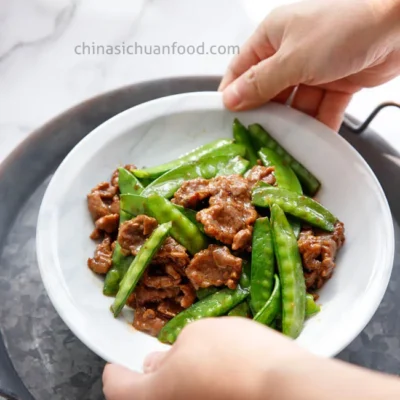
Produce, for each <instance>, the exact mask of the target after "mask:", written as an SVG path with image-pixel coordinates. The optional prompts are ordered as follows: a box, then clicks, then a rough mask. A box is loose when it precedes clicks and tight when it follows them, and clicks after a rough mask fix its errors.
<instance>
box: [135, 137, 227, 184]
mask: <svg viewBox="0 0 400 400" xmlns="http://www.w3.org/2000/svg"><path fill="white" fill-rule="evenodd" d="M232 143H233V141H232V140H230V139H218V140H215V141H213V142H211V143H208V144H205V145H203V146H200V147H198V148H196V149H194V150H192V151H191V152H189V153H186V154H184V155H183V156H181V157H179V158H178V159H176V160H173V161H170V162H167V163H165V164H162V165H158V166H156V167H150V168H145V169H136V170H134V171H133V174H134V175H135V176H136V177H137V178H139V179H151V180H154V179H156V178H158V177H159V176H161V175H163V174H165V173H166V172H167V171H170V170H171V169H174V168H176V167H179V166H180V165H182V164H186V163H188V162H191V161H197V160H199V159H200V158H202V157H204V156H218V155H226V154H227V153H226V152H227V151H229V146H230V145H231V144H232Z"/></svg>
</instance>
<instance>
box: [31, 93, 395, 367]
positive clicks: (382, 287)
mask: <svg viewBox="0 0 400 400" xmlns="http://www.w3.org/2000/svg"><path fill="white" fill-rule="evenodd" d="M204 98H208V99H209V101H208V102H207V104H206V107H205V109H206V110H223V106H222V94H221V93H218V92H188V93H181V94H175V95H169V96H164V97H160V98H157V99H154V100H150V101H148V102H145V103H142V104H139V105H137V106H134V107H131V108H129V109H127V110H125V111H123V112H121V113H119V114H117V115H115V116H113V117H112V118H110V119H108V120H107V121H105V122H103V123H102V124H101V125H99V126H98V127H96V128H95V129H94V130H92V131H91V132H90V133H89V134H88V135H86V136H85V137H84V138H83V139H82V140H81V141H79V142H78V143H77V145H76V146H75V147H74V148H73V149H72V150H71V151H70V152H69V153H68V155H67V156H66V157H65V158H64V160H63V161H62V162H61V164H60V165H59V167H58V169H57V171H56V172H55V173H54V175H53V177H52V179H51V181H50V183H49V185H48V187H47V189H46V193H45V195H44V197H43V200H42V203H41V206H40V211H39V217H38V224H37V230H36V232H37V234H36V252H37V259H38V265H39V271H40V275H41V278H42V281H43V284H44V286H45V289H46V292H47V294H48V296H49V298H50V300H51V302H52V304H53V306H54V308H55V309H56V311H57V313H58V314H59V315H60V317H61V318H62V320H63V321H64V322H65V323H66V325H67V326H68V327H69V328H70V329H71V331H72V332H73V333H74V334H75V335H76V336H77V337H78V338H79V339H80V340H81V341H82V342H83V343H84V344H85V345H86V346H87V347H88V348H90V349H91V350H92V351H93V352H95V353H96V354H97V355H99V356H100V357H102V358H103V359H104V360H106V361H108V362H118V360H115V359H114V358H113V356H112V355H110V354H108V353H107V351H105V350H104V349H103V348H101V347H98V346H97V345H96V344H95V343H94V342H93V341H91V340H90V339H91V338H90V337H89V336H88V335H86V334H85V332H84V331H83V330H81V329H79V325H78V324H76V322H75V321H74V316H73V313H69V312H68V311H67V309H66V307H65V304H63V302H62V301H61V296H60V293H59V292H58V289H61V285H54V284H55V283H57V281H55V278H58V279H60V277H58V276H57V274H56V275H55V276H51V275H49V274H47V271H46V263H47V261H46V258H47V257H46V256H45V253H46V245H45V240H44V236H45V235H44V231H45V229H43V227H45V226H46V221H45V218H44V214H45V210H46V209H48V208H49V207H51V193H52V191H53V190H54V188H55V187H56V185H57V176H58V173H59V171H60V170H62V169H63V168H65V165H67V163H68V162H69V160H70V158H72V157H73V156H74V154H75V152H76V151H78V149H79V148H80V147H81V146H83V145H84V144H85V143H86V142H87V141H90V140H92V137H93V136H95V135H98V134H99V132H102V131H110V130H111V131H114V132H115V131H121V129H126V128H127V127H132V121H129V120H130V119H131V118H132V115H131V114H132V113H133V114H135V113H136V115H137V116H138V121H140V122H144V121H147V120H149V119H150V120H151V119H152V118H145V116H146V115H147V116H148V115H149V112H150V115H151V114H152V112H153V111H152V108H153V107H155V106H159V107H161V106H163V105H166V104H168V103H169V102H170V101H173V100H176V99H179V100H181V99H182V100H185V101H182V102H181V103H180V104H181V108H180V109H179V112H185V111H190V110H192V109H199V107H198V106H199V104H200V103H201V102H203V103H202V105H203V106H204V105H205V103H204ZM275 106H277V107H285V106H283V105H281V104H276V103H275V104H274V103H272V104H271V103H269V104H267V105H266V106H263V107H261V109H262V108H267V107H275ZM164 110H168V108H164ZM291 112H294V113H299V114H301V115H302V116H303V118H304V116H305V114H303V113H301V112H300V111H297V110H295V109H291ZM306 117H308V116H306ZM308 118H309V119H310V120H312V121H313V124H314V125H315V126H317V127H318V129H319V130H321V131H325V132H326V133H327V134H331V135H332V134H334V135H336V138H337V139H338V140H339V141H341V142H342V144H344V145H345V146H346V147H348V149H349V151H351V152H352V153H353V155H354V156H355V157H356V158H358V160H359V161H360V162H361V164H362V165H363V167H364V168H365V170H366V171H367V172H368V174H369V175H370V178H372V180H373V181H374V183H375V185H376V188H377V191H375V192H374V193H375V195H376V196H377V197H379V200H380V203H381V205H382V212H383V215H384V220H383V221H382V223H383V224H385V232H386V233H387V241H386V246H387V247H386V251H385V253H384V254H385V257H386V261H385V262H383V263H382V265H384V266H385V268H382V271H381V274H382V275H381V279H380V280H379V284H378V283H376V282H373V283H372V285H375V286H377V285H378V286H377V287H375V290H374V291H373V295H374V297H373V301H370V302H369V306H368V307H364V308H363V313H362V316H361V317H360V316H359V318H358V319H357V323H356V324H353V327H352V328H351V329H349V330H347V331H346V335H344V337H342V338H341V340H340V341H338V343H337V344H336V345H335V346H330V348H329V349H327V351H326V352H325V353H324V354H323V356H326V357H333V356H335V355H336V354H338V353H339V352H340V351H342V350H343V349H344V348H345V347H347V346H348V345H349V344H350V343H351V342H352V341H353V340H354V339H355V338H356V337H357V336H358V335H359V334H360V332H361V331H362V330H363V329H364V328H365V326H366V325H367V324H368V322H369V321H370V320H371V318H372V317H373V315H374V314H375V312H376V310H377V309H378V307H379V305H380V303H381V301H382V299H383V296H384V294H385V292H386V289H387V286H388V284H389V280H390V276H391V272H392V269H393V261H394V248H395V237H394V226H393V220H392V216H391V212H390V207H389V204H388V201H387V198H386V196H385V194H384V191H383V189H382V187H381V184H380V182H379V181H378V179H377V177H376V176H375V174H374V172H373V171H372V169H371V167H370V166H369V165H368V164H367V162H366V161H365V160H364V158H363V157H362V156H361V155H360V153H359V152H358V151H357V150H356V149H355V148H354V147H353V146H351V145H350V144H349V143H348V142H347V141H346V140H345V139H344V138H343V137H341V136H340V135H339V134H337V133H336V132H335V131H333V130H331V129H330V128H328V127H327V126H325V125H324V124H322V123H321V122H319V121H317V120H315V119H313V118H311V117H308ZM125 120H128V122H129V123H128V124H125V122H124V121H125ZM321 134H324V132H321ZM111 136H112V135H109V139H108V140H111ZM49 201H50V204H48V202H49ZM66 297H69V296H66Z"/></svg>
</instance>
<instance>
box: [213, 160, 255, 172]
mask: <svg viewBox="0 0 400 400" xmlns="http://www.w3.org/2000/svg"><path fill="white" fill-rule="evenodd" d="M249 164H250V163H249V161H247V160H245V159H244V158H242V157H240V156H237V157H234V158H231V159H230V160H229V161H228V162H227V163H226V165H224V166H222V167H221V168H220V170H219V171H218V172H217V175H216V176H228V175H243V174H244V173H245V172H246V171H247V170H248V169H249Z"/></svg>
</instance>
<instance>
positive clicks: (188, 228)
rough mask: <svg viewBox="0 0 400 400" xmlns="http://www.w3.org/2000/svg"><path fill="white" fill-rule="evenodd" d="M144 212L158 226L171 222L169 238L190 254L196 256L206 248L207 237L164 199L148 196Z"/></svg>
mask: <svg viewBox="0 0 400 400" xmlns="http://www.w3.org/2000/svg"><path fill="white" fill-rule="evenodd" d="M145 210H146V212H145V214H146V215H150V216H151V217H153V218H155V219H156V220H157V221H158V223H159V224H163V223H165V222H169V221H171V222H172V228H171V236H172V237H173V238H174V239H175V240H176V241H177V242H179V243H180V244H181V245H182V246H184V247H186V249H187V251H188V252H189V253H190V254H196V253H198V252H199V251H200V250H203V249H205V248H206V247H207V246H208V240H207V237H206V236H205V235H204V234H203V233H202V232H201V231H200V229H199V228H198V227H197V226H196V225H195V224H194V223H193V222H191V221H190V220H189V219H188V218H187V217H185V216H184V215H183V214H182V213H181V212H180V211H179V210H178V209H177V208H175V207H174V205H173V204H172V203H171V202H170V201H168V200H167V199H164V197H161V196H158V195H151V196H149V197H148V198H147V200H146V204H145Z"/></svg>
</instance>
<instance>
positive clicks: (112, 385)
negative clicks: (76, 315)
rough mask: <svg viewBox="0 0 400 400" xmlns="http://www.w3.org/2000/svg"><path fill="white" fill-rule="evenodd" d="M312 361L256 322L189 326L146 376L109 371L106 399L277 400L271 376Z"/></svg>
mask: <svg viewBox="0 0 400 400" xmlns="http://www.w3.org/2000/svg"><path fill="white" fill-rule="evenodd" d="M307 357H310V356H309V355H308V354H307V353H306V352H304V351H303V350H301V349H300V348H299V347H297V346H296V345H295V344H294V343H293V342H292V341H290V340H289V339H287V338H285V337H284V336H283V335H280V334H278V333H277V332H274V331H272V330H270V329H268V328H265V327H263V326H262V325H261V324H258V323H255V322H253V321H250V320H245V319H244V318H234V317H226V318H215V319H208V320H202V321H199V322H194V323H192V324H190V325H188V326H187V327H186V328H185V329H184V330H183V331H182V333H181V334H180V336H179V338H178V340H177V341H176V343H175V344H174V346H173V347H172V348H171V350H170V351H168V352H165V353H154V354H152V355H151V356H150V357H148V359H147V360H146V361H145V365H144V372H145V374H144V375H142V374H139V373H135V372H132V371H129V370H127V369H125V368H123V367H120V366H117V365H107V366H106V369H105V370H104V375H103V383H104V393H105V395H106V398H107V400H131V399H134V400H142V399H146V400H160V399H163V400H187V399H190V400H204V399H207V400H212V399H227V398H229V399H230V400H236V399H237V400H242V399H244V398H249V399H252V400H257V399H270V398H271V399H272V397H268V396H269V394H271V393H272V391H273V387H274V384H273V377H272V375H273V374H272V375H270V376H271V378H269V377H268V376H269V375H268V374H269V373H272V372H273V371H274V370H277V369H278V368H279V366H282V367H283V365H284V364H285V363H286V362H288V363H296V362H297V361H298V363H299V364H300V363H303V361H304V358H307ZM263 388H265V389H263ZM261 389H262V390H261Z"/></svg>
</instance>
